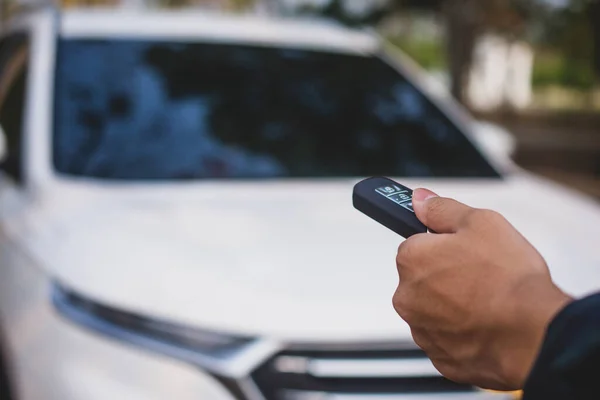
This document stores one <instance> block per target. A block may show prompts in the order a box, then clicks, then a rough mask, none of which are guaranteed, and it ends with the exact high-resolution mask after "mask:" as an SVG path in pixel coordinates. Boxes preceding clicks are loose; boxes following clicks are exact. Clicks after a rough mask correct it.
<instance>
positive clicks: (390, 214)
mask: <svg viewBox="0 0 600 400" xmlns="http://www.w3.org/2000/svg"><path fill="white" fill-rule="evenodd" d="M412 194H413V191H412V190H411V189H409V188H407V187H406V186H402V185H401V184H399V183H398V182H394V181H393V180H391V179H388V178H384V177H373V178H368V179H365V180H364V181H361V182H359V183H357V184H356V186H354V191H353V193H352V204H353V205H354V208H356V209H357V210H358V211H360V212H362V213H363V214H365V215H367V216H368V217H371V218H372V219H374V220H375V221H377V222H379V223H380V224H381V225H383V226H385V227H386V228H389V229H391V230H392V231H394V232H396V233H397V234H398V235H400V236H402V237H404V238H406V239H408V238H409V237H411V236H413V235H416V234H418V233H427V227H426V226H425V225H423V223H422V222H421V221H419V219H418V218H417V216H416V215H415V211H414V210H413V204H412Z"/></svg>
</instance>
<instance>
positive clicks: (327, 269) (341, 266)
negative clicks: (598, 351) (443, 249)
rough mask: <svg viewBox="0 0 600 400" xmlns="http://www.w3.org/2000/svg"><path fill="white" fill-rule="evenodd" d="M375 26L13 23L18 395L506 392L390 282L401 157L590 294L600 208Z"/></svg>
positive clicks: (7, 326)
mask: <svg viewBox="0 0 600 400" xmlns="http://www.w3.org/2000/svg"><path fill="white" fill-rule="evenodd" d="M436 93H437V92H436V90H435V89H434V86H433V85H430V84H429V81H428V79H427V78H424V75H423V74H422V73H421V72H420V71H419V70H418V69H417V68H415V67H414V66H413V65H412V64H411V63H410V61H408V60H406V59H405V58H404V57H402V56H401V55H400V56H398V57H397V56H396V55H395V54H394V53H392V52H390V51H389V50H387V49H386V46H384V45H382V41H381V40H380V39H379V38H378V37H377V36H376V35H374V34H372V33H367V32H362V31H352V30H348V29H345V28H341V27H337V26H334V25H329V24H322V23H316V22H302V21H283V20H282V21H276V20H268V19H259V17H234V16H229V17H226V16H219V15H215V14H199V13H191V12H185V13H178V12H169V13H167V12H151V11H146V12H143V13H139V12H136V13H133V12H131V11H115V10H113V11H111V10H105V11H97V12H90V11H77V10H71V11H65V12H62V13H58V12H55V11H53V10H41V11H38V12H35V13H31V14H28V15H26V16H22V17H21V18H18V19H15V20H13V21H12V22H11V23H10V24H9V25H8V26H7V27H6V29H5V31H4V36H3V38H2V40H1V41H0V125H1V126H2V128H3V131H4V136H5V140H4V142H5V143H4V145H5V146H4V147H5V157H4V161H3V165H2V168H3V173H2V176H1V180H0V219H1V227H2V231H1V232H2V236H1V240H0V317H1V320H0V328H1V337H2V356H3V357H2V359H3V362H4V365H5V368H6V370H7V371H8V380H9V383H10V390H11V395H12V398H13V399H17V400H34V399H51V400H83V399H85V400H96V399H98V400H100V399H101V400H106V399H110V400H115V399H124V400H137V399H144V400H153V399H177V400H187V399H190V400H192V399H193V400H198V399H202V400H204V399H215V400H232V399H247V400H258V399H263V400H265V399H266V400H279V399H294V400H314V399H341V400H344V399H354V400H358V399H372V398H376V399H405V400H437V399H439V400H450V399H488V398H490V399H496V398H505V397H507V396H508V395H507V394H497V393H491V392H486V391H483V390H479V389H477V388H473V387H470V386H468V385H460V384H457V383H453V382H450V381H448V380H446V379H444V378H443V377H441V376H440V375H439V374H438V372H437V371H436V370H435V369H434V368H433V366H432V364H431V362H430V361H429V360H428V359H427V358H426V356H425V355H424V354H423V353H422V352H421V351H420V350H419V349H418V348H417V347H416V345H415V344H414V343H413V341H412V339H411V335H410V331H409V329H408V327H407V325H406V324H404V323H403V321H402V320H401V319H400V318H399V317H398V316H397V315H396V313H395V312H394V310H393V308H392V305H391V297H392V294H393V292H394V290H395V287H396V285H397V272H396V269H395V264H394V259H395V252H396V249H397V246H398V244H399V243H400V241H401V239H400V238H399V237H398V236H397V235H395V234H394V233H393V232H391V231H389V230H387V229H385V228H384V227H382V226H380V225H378V224H376V223H375V222H373V221H372V220H370V219H368V218H367V217H365V216H364V215H362V214H360V213H359V212H358V211H356V210H354V209H353V207H352V203H351V192H352V187H353V185H354V184H355V183H356V182H358V181H359V180H360V179H362V178H365V177H368V176H372V175H386V176H389V177H392V178H394V179H397V180H399V181H400V182H401V183H403V184H406V185H407V186H410V187H417V186H425V187H428V188H431V189H433V190H436V191H437V192H439V193H440V194H443V195H447V196H453V197H456V198H457V199H459V200H461V201H463V202H466V203H468V204H470V205H473V206H477V207H487V208H492V209H495V210H498V211H500V212H502V213H503V214H504V215H505V216H506V217H507V218H508V219H509V220H510V221H511V222H513V223H514V224H515V226H516V227H517V228H518V229H520V230H521V231H522V232H523V233H524V234H525V235H526V236H527V237H528V238H529V239H530V240H531V242H532V243H533V244H534V245H535V246H536V247H537V248H538V249H539V250H540V251H541V252H542V253H543V255H544V256H545V257H546V259H547V261H548V263H549V265H550V267H551V269H552V274H553V276H554V278H555V279H556V281H557V282H558V284H559V285H560V286H561V287H562V288H563V289H564V290H566V291H568V292H569V293H571V294H574V295H583V294H587V293H590V292H592V291H594V290H595V289H597V288H598V287H599V286H600V251H598V246H599V245H600V242H599V241H600V207H599V206H598V205H597V204H596V203H594V202H593V201H592V200H591V199H588V198H585V197H582V196H580V195H578V194H576V193H574V192H570V191H569V190H567V189H565V188H562V187H560V186H557V185H555V184H552V183H550V182H548V181H545V180H543V179H540V178H538V177H535V176H532V175H530V174H527V173H525V172H524V171H522V170H520V169H519V168H518V167H516V166H515V165H513V164H512V162H511V161H510V158H509V156H508V151H507V150H508V149H510V141H506V140H505V139H506V136H505V135H503V134H502V133H501V132H500V133H499V131H498V130H497V129H496V130H494V129H492V128H490V127H486V126H485V125H481V124H476V123H475V122H473V121H471V120H470V119H469V118H468V117H467V116H466V115H464V113H463V112H462V111H460V109H459V107H457V106H456V105H455V104H454V103H453V102H452V100H450V99H449V98H448V97H445V96H441V95H439V94H436Z"/></svg>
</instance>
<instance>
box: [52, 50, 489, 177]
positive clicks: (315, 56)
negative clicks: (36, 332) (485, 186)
mask: <svg viewBox="0 0 600 400" xmlns="http://www.w3.org/2000/svg"><path fill="white" fill-rule="evenodd" d="M55 96H56V98H55V115H54V140H53V161H54V167H55V169H56V170H57V171H58V172H59V173H61V174H66V175H74V176H86V177H94V178H104V179H119V180H177V179H218V178H229V179H234V178H251V179H264V178H285V177H324V178H327V177H358V176H370V175H387V176H404V177H498V174H497V172H496V171H495V170H494V169H493V168H492V167H491V166H490V164H489V163H488V162H487V161H486V160H485V159H484V158H483V157H482V155H481V154H480V153H479V152H478V151H477V150H476V149H475V148H474V147H473V145H472V144H471V143H470V142H469V141H468V140H467V138H466V137H465V136H464V134H463V133H462V132H461V131H460V129H459V128H458V127H457V126H455V125H454V124H453V123H452V122H451V121H450V120H449V119H448V118H447V117H446V116H445V115H444V114H443V113H442V112H440V111H439V110H438V108H437V107H436V106H434V105H433V104H432V103H431V102H430V101H429V100H428V99H427V98H426V97H425V96H424V95H423V94H422V93H421V92H420V91H419V90H417V89H416V88H415V87H414V86H413V85H412V84H411V83H410V82H409V81H407V79H406V78H405V77H404V76H403V75H402V74H401V73H399V72H398V71H397V70H395V69H394V68H393V67H392V66H390V65H389V64H387V63H386V62H384V61H383V60H382V59H380V58H378V57H375V56H362V55H352V54H343V53H339V52H325V51H313V50H302V49H293V48H276V47H266V46H249V45H233V44H222V43H194V42H181V41H178V42H165V41H154V40H117V39H110V40H98V39H93V40H89V39H85V40H84V39H72V38H70V39H63V40H61V41H60V42H59V50H58V57H57V76H56V90H55Z"/></svg>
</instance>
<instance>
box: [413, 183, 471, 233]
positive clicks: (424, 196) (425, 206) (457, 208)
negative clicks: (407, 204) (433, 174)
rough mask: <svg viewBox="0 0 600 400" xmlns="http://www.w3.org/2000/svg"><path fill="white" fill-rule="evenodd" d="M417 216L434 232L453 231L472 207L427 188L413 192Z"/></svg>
mask: <svg viewBox="0 0 600 400" xmlns="http://www.w3.org/2000/svg"><path fill="white" fill-rule="evenodd" d="M413 208H414V210H415V214H417V218H419V220H420V221H421V222H422V223H423V224H424V225H425V226H426V227H427V228H429V229H430V230H433V231H435V232H436V233H455V232H457V231H458V228H459V227H460V225H461V224H462V222H463V221H464V220H465V218H466V217H467V215H468V214H469V213H470V212H471V211H472V210H473V208H471V207H469V206H467V205H465V204H462V203H460V202H458V201H456V200H453V199H447V198H443V197H439V196H438V195H437V194H435V193H433V192H432V191H430V190H427V189H416V190H415V191H414V192H413Z"/></svg>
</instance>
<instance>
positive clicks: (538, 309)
mask: <svg viewBox="0 0 600 400" xmlns="http://www.w3.org/2000/svg"><path fill="white" fill-rule="evenodd" d="M522 289H523V291H524V292H525V293H526V295H523V296H518V295H517V296H515V297H514V299H515V302H517V303H518V304H516V305H515V306H514V307H513V310H514V315H515V319H514V324H515V325H514V326H513V327H512V328H511V329H512V330H513V335H512V336H513V337H514V340H513V343H512V346H511V347H510V348H509V349H507V350H508V351H505V352H504V353H503V354H504V358H505V361H504V362H503V365H504V366H505V369H504V371H505V373H506V378H507V382H508V383H509V386H510V387H511V388H514V389H522V388H523V386H524V385H525V381H526V380H527V378H528V376H529V374H530V372H531V370H532V369H533V365H534V363H535V361H536V359H537V357H538V355H539V352H540V350H541V347H542V344H543V342H544V339H545V336H546V331H547V329H548V326H549V325H550V323H551V322H552V321H553V320H554V318H555V317H556V316H557V314H558V313H559V312H560V311H561V310H562V309H563V308H564V307H566V306H567V305H568V304H569V303H571V302H572V301H573V300H574V299H573V298H572V297H570V296H569V295H567V294H566V293H564V292H563V291H561V290H560V289H559V288H558V287H557V286H556V285H554V283H553V282H551V281H546V282H543V281H539V280H538V281H537V282H531V284H527V285H524V286H523V287H522Z"/></svg>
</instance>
